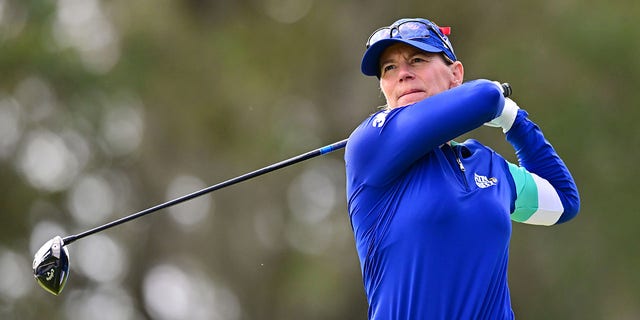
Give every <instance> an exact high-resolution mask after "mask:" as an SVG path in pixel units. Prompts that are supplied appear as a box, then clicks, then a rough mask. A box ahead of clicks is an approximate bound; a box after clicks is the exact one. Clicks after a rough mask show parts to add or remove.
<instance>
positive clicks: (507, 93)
mask: <svg viewBox="0 0 640 320" xmlns="http://www.w3.org/2000/svg"><path fill="white" fill-rule="evenodd" d="M501 86H502V90H503V94H504V97H505V98H506V97H508V96H510V95H511V85H510V84H509V83H508V82H505V83H503V84H501Z"/></svg>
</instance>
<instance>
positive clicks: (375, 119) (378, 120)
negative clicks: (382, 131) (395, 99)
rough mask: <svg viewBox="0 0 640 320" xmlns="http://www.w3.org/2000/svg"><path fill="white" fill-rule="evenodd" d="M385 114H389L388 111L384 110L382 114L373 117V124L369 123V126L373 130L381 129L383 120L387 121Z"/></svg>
mask: <svg viewBox="0 0 640 320" xmlns="http://www.w3.org/2000/svg"><path fill="white" fill-rule="evenodd" d="M387 114H389V110H385V111H383V112H380V113H378V114H376V116H375V117H373V122H372V123H371V125H372V126H373V127H374V128H382V126H383V125H384V122H385V120H387Z"/></svg>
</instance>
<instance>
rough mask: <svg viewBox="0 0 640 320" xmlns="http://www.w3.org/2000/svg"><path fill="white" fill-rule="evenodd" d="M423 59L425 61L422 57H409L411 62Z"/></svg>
mask: <svg viewBox="0 0 640 320" xmlns="http://www.w3.org/2000/svg"><path fill="white" fill-rule="evenodd" d="M424 61H427V60H425V59H423V58H422V57H414V58H413V59H411V62H413V63H418V62H424Z"/></svg>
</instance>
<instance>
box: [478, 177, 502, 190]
mask: <svg viewBox="0 0 640 320" xmlns="http://www.w3.org/2000/svg"><path fill="white" fill-rule="evenodd" d="M473 179H474V180H475V181H476V185H477V186H478V187H480V188H483V189H484V188H489V187H491V186H495V185H496V184H498V179H496V178H493V177H491V178H487V177H485V176H481V175H479V174H477V173H474V174H473Z"/></svg>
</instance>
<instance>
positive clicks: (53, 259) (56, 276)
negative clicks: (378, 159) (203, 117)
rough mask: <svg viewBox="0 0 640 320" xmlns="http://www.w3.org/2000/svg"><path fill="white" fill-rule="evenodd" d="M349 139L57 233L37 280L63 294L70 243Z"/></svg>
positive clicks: (40, 257) (36, 267)
mask: <svg viewBox="0 0 640 320" xmlns="http://www.w3.org/2000/svg"><path fill="white" fill-rule="evenodd" d="M501 86H502V89H503V94H504V96H505V97H508V96H509V95H511V86H510V85H509V84H508V83H503V84H501ZM347 140H348V139H344V140H341V141H338V142H334V143H332V144H329V145H326V146H324V147H321V148H318V149H314V150H311V151H308V152H306V153H303V154H301V155H298V156H295V157H292V158H289V159H287V160H283V161H280V162H277V163H274V164H271V165H269V166H266V167H264V168H261V169H258V170H255V171H251V172H248V173H245V174H243V175H240V176H237V177H235V178H232V179H229V180H226V181H224V182H220V183H218V184H216V185H213V186H210V187H207V188H204V189H201V190H198V191H195V192H193V193H190V194H187V195H185V196H182V197H179V198H176V199H173V200H170V201H167V202H165V203H162V204H159V205H156V206H154V207H151V208H148V209H145V210H142V211H139V212H137V213H134V214H131V215H128V216H125V217H123V218H120V219H118V220H115V221H112V222H109V223H106V224H104V225H101V226H99V227H95V228H93V229H90V230H87V231H84V232H81V233H78V234H75V235H70V236H66V237H64V238H61V237H60V236H56V237H54V238H53V239H51V240H49V241H47V242H46V243H45V244H44V245H43V246H42V247H40V249H39V250H38V251H37V252H36V254H35V256H34V259H33V275H34V277H35V278H36V281H37V283H38V284H39V285H40V286H41V287H42V288H44V289H45V290H46V291H47V292H50V293H52V294H53V295H58V294H60V292H62V289H64V286H65V284H66V282H67V278H68V277H69V252H68V250H67V248H66V246H67V245H69V244H71V243H73V242H75V241H77V240H79V239H82V238H84V237H87V236H90V235H92V234H94V233H98V232H101V231H104V230H106V229H109V228H112V227H115V226H117V225H120V224H123V223H125V222H128V221H131V220H134V219H138V218H140V217H142V216H145V215H148V214H150V213H153V212H156V211H158V210H160V209H164V208H167V207H171V206H174V205H176V204H179V203H182V202H185V201H187V200H191V199H193V198H197V197H199V196H202V195H204V194H207V193H210V192H213V191H215V190H218V189H222V188H225V187H228V186H231V185H234V184H236V183H239V182H242V181H245V180H249V179H251V178H255V177H257V176H261V175H263V174H266V173H269V172H272V171H275V170H278V169H282V168H284V167H287V166H290V165H293V164H296V163H298V162H302V161H305V160H308V159H311V158H315V157H317V156H321V155H325V154H327V153H330V152H333V151H336V150H339V149H342V148H344V147H345V146H346V144H347Z"/></svg>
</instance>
